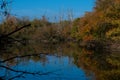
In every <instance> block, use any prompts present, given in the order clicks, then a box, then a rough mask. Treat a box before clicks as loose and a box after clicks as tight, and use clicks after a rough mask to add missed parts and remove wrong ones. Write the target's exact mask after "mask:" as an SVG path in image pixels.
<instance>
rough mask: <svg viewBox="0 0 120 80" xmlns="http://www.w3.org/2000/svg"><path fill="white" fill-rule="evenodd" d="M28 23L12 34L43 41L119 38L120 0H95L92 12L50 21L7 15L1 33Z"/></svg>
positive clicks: (1, 25)
mask: <svg viewBox="0 0 120 80" xmlns="http://www.w3.org/2000/svg"><path fill="white" fill-rule="evenodd" d="M28 23H30V24H31V26H30V27H29V28H26V29H23V30H21V31H19V32H17V33H15V34H14V35H12V36H13V37H14V38H17V39H19V38H21V39H31V40H38V41H42V42H60V41H90V40H113V41H119V40H120V0H114V1H113V0H97V1H96V6H95V7H94V9H93V11H92V12H86V13H85V15H84V16H83V17H80V18H77V19H74V20H62V21H59V22H50V21H48V20H47V19H46V17H45V16H43V17H42V18H41V19H34V20H32V21H31V20H29V19H27V18H22V19H17V18H15V17H10V18H8V19H7V20H6V21H5V22H3V23H1V24H0V34H1V35H2V34H7V33H9V32H10V31H13V30H15V29H17V28H18V27H20V26H22V25H25V24H28Z"/></svg>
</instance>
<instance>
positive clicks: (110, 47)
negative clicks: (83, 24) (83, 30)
mask: <svg viewBox="0 0 120 80" xmlns="http://www.w3.org/2000/svg"><path fill="white" fill-rule="evenodd" d="M79 46H80V47H84V48H86V49H90V50H106V51H117V52H120V42H119V41H97V40H91V41H87V42H84V41H83V42H80V44H79Z"/></svg>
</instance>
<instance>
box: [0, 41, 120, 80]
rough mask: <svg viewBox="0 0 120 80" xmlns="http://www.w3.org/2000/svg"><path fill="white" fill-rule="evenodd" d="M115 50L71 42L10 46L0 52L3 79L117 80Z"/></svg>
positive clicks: (119, 69) (119, 56)
mask: <svg viewBox="0 0 120 80" xmlns="http://www.w3.org/2000/svg"><path fill="white" fill-rule="evenodd" d="M119 62H120V54H119V52H111V53H109V52H105V51H104V52H101V51H90V50H86V49H84V48H80V47H78V45H77V44H73V43H60V44H52V43H51V44H43V43H39V44H38V43H31V44H29V45H26V46H23V45H20V44H15V45H12V46H11V47H10V48H7V50H2V51H1V54H0V78H1V79H3V80H119V79H120V63H119Z"/></svg>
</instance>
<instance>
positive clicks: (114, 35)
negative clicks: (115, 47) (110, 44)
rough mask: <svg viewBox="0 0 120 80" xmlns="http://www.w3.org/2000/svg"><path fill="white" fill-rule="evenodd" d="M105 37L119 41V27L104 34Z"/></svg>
mask: <svg viewBox="0 0 120 80" xmlns="http://www.w3.org/2000/svg"><path fill="white" fill-rule="evenodd" d="M106 37H107V38H110V39H112V40H120V27H118V28H114V29H112V30H109V31H108V32H106Z"/></svg>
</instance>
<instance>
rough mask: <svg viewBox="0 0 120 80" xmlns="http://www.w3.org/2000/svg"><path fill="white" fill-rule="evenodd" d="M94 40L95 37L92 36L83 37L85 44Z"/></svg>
mask: <svg viewBox="0 0 120 80" xmlns="http://www.w3.org/2000/svg"><path fill="white" fill-rule="evenodd" d="M93 39H94V37H93V36H92V35H86V36H84V37H83V40H84V41H85V42H87V41H91V40H93Z"/></svg>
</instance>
